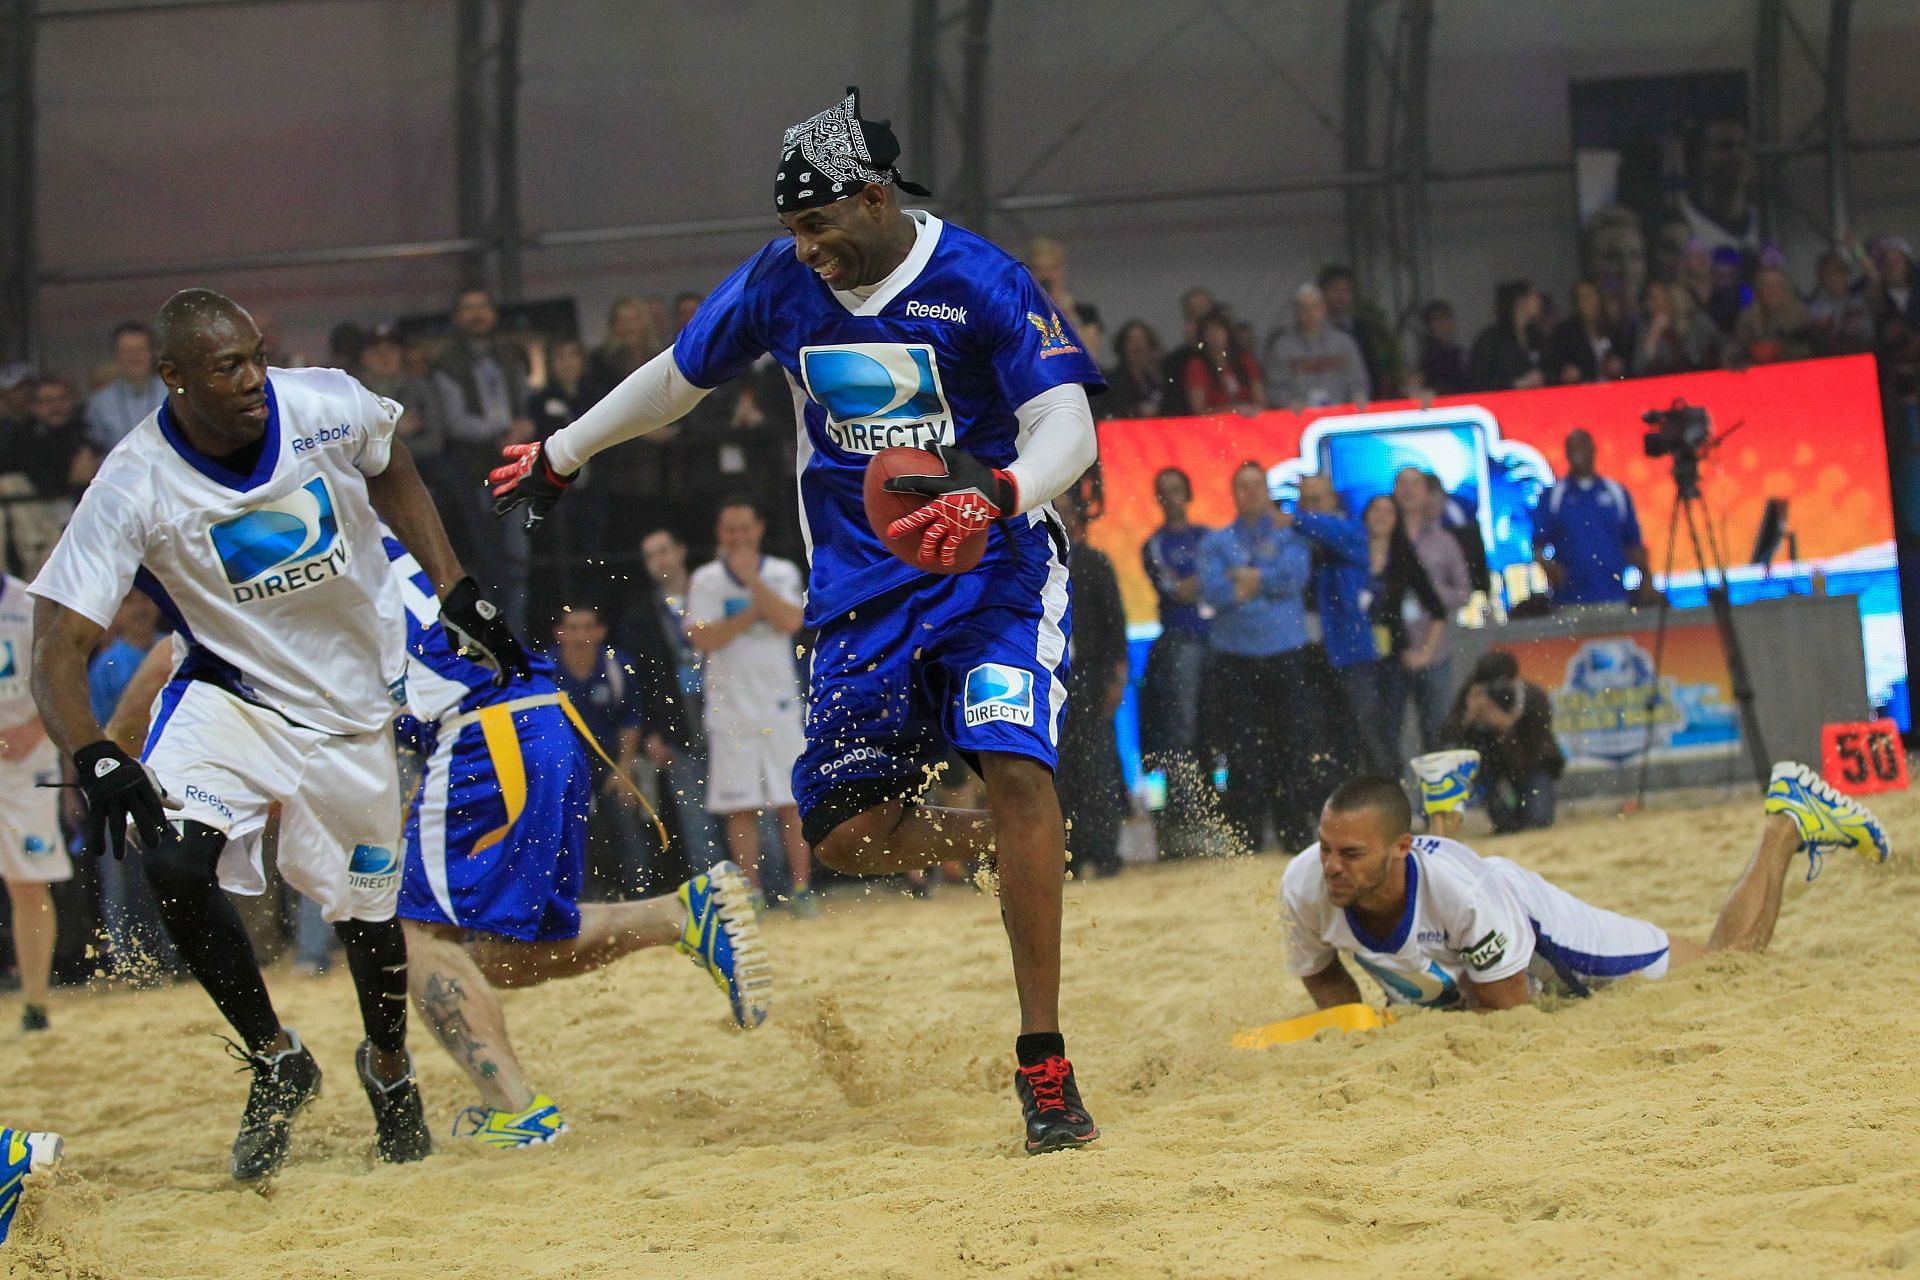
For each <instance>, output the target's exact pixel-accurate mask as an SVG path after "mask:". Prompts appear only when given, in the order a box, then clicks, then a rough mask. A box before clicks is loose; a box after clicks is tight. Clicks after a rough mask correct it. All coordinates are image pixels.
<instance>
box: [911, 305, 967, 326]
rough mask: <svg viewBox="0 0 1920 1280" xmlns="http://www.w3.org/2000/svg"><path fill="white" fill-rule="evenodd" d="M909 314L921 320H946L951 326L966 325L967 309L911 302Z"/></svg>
mask: <svg viewBox="0 0 1920 1280" xmlns="http://www.w3.org/2000/svg"><path fill="white" fill-rule="evenodd" d="M907 314H908V315H910V316H913V317H915V318H916V319H920V320H945V321H947V322H949V323H951V324H965V323H966V322H967V309H966V308H965V307H953V306H948V305H947V304H946V303H944V302H909V303H908V304H907Z"/></svg>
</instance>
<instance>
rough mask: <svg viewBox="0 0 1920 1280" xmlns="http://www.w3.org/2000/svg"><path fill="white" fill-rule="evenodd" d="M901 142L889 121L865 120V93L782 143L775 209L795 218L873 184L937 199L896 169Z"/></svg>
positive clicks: (850, 94)
mask: <svg viewBox="0 0 1920 1280" xmlns="http://www.w3.org/2000/svg"><path fill="white" fill-rule="evenodd" d="M899 158H900V142H899V140H898V139H897V138H895V137H894V136H893V130H892V129H891V128H890V127H889V126H888V122H887V121H885V120H862V119H861V118H860V90H858V89H856V88H854V87H853V86H852V85H848V86H847V96H846V98H845V99H843V100H842V101H840V102H838V103H836V104H835V105H833V106H832V107H829V108H828V109H827V110H825V111H822V112H821V113H820V114H819V115H817V116H815V117H814V118H813V119H811V120H805V121H802V122H801V123H799V124H796V125H793V126H791V127H790V128H788V130H787V131H786V133H785V134H783V135H782V136H781V138H780V172H779V174H778V175H777V176H776V177H775V178H774V180H773V207H774V209H775V210H776V211H777V212H779V213H793V212H795V211H796V210H799V209H811V208H814V207H815V206H817V205H823V204H832V203H833V202H834V201H836V200H844V199H846V198H847V197H848V196H850V195H852V194H853V193H854V192H856V191H858V190H859V189H860V188H861V187H863V186H865V185H866V184H867V183H869V182H878V183H882V184H885V183H892V184H893V185H895V186H897V187H899V188H900V189H901V190H902V191H905V192H907V193H909V194H911V195H916V196H927V195H931V194H933V193H932V192H930V191H928V190H927V189H926V188H925V187H922V186H919V185H918V184H916V183H912V182H908V181H907V180H906V179H905V178H903V177H901V176H900V170H898V169H896V168H894V161H896V160H898V159H899Z"/></svg>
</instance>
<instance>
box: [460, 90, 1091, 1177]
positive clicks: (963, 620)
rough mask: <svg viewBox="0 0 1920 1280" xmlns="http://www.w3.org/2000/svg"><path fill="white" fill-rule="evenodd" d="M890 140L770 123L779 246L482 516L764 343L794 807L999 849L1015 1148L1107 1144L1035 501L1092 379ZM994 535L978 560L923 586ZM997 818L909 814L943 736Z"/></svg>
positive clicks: (895, 831)
mask: <svg viewBox="0 0 1920 1280" xmlns="http://www.w3.org/2000/svg"><path fill="white" fill-rule="evenodd" d="M898 156H899V144H898V143H897V142H896V141H895V140H894V137H893V134H892V132H891V131H890V130H889V129H888V128H887V127H886V125H885V124H884V123H882V122H873V121H867V120H863V119H862V118H861V116H860V112H859V100H858V94H857V93H856V92H854V91H852V90H849V92H848V95H847V97H846V98H845V99H844V100H843V101H841V102H840V103H838V104H837V105H836V106H834V107H833V108H832V109H830V110H828V111H825V112H822V113H821V114H820V115H818V116H815V117H814V118H812V119H811V120H808V121H806V122H804V123H802V124H799V125H796V126H794V127H793V128H790V129H788V130H787V131H786V134H785V136H784V138H783V139H782V144H781V152H780V161H779V164H778V172H777V174H776V176H775V180H774V205H775V210H776V212H777V214H778V216H779V219H780V222H781V224H782V226H783V227H784V228H785V230H786V232H787V234H788V235H789V236H791V237H792V240H791V243H788V242H787V241H786V240H784V239H782V240H775V241H774V242H773V243H771V244H769V245H768V246H767V247H766V248H764V249H762V250H761V251H760V252H759V253H757V254H755V255H754V256H753V258H752V259H751V260H749V261H748V262H747V263H746V264H745V265H744V266H742V267H741V268H740V269H739V270H737V271H735V272H734V273H733V275H731V276H729V277H728V278H727V279H726V280H725V281H724V282H723V283H722V284H721V285H720V286H719V287H718V288H717V289H715V290H714V291H713V293H712V294H710V295H709V296H708V297H707V299H706V300H705V301H704V302H703V303H702V304H701V306H700V309H699V311H698V312H697V313H696V314H695V315H694V317H693V319H692V320H691V321H690V322H689V323H688V324H687V326H686V327H685V328H684V329H683V330H682V331H681V333H680V335H679V337H678V339H677V340H676V341H675V342H674V345H673V347H672V348H670V349H669V350H668V351H666V352H665V353H663V354H662V355H660V356H659V357H657V358H655V359H654V360H653V361H651V362H649V363H648V364H646V365H644V366H642V367H641V368H640V369H638V370H636V371H635V372H634V373H633V374H632V375H631V376H629V377H628V379H627V380H626V381H625V382H624V383H622V384H621V385H620V386H619V387H617V388H616V389H615V390H614V391H613V392H612V393H611V394H610V395H609V396H608V397H607V398H606V399H604V400H603V401H601V403H600V404H598V405H596V406H595V407H594V408H593V409H592V410H590V411H588V412H587V413H586V414H585V415H583V416H582V417H581V418H580V420H579V421H577V422H575V423H573V424H572V425H571V426H568V427H566V428H563V429H562V430H560V431H559V432H556V433H555V434H554V435H553V436H551V437H549V438H548V439H547V440H546V441H545V442H543V443H542V444H540V445H537V446H527V447H516V448H513V449H510V450H509V451H508V457H509V458H510V460H511V461H510V464H509V465H508V466H505V467H502V468H501V469H500V470H499V471H497V472H495V476H494V478H495V484H496V487H495V494H496V497H497V499H498V502H497V504H496V510H498V511H500V512H502V513H503V514H504V513H505V512H507V511H510V510H512V509H513V508H515V507H517V506H520V505H522V504H526V505H527V506H528V508H529V511H528V517H529V519H530V520H538V519H539V518H540V517H542V516H544V515H545V513H546V512H547V511H548V510H550V509H551V508H552V506H553V504H554V503H555V502H557V501H558V500H559V498H560V496H561V495H562V494H563V493H564V492H565V489H566V486H567V484H568V483H569V482H570V480H571V478H572V476H573V474H574V473H575V472H577V471H578V469H579V468H580V466H581V464H583V463H584V462H585V461H586V460H587V459H588V458H589V457H591V456H593V455H594V454H595V453H597V452H599V451H600V450H602V449H604V448H606V447H608V446H609V445H613V444H616V443H618V442H620V441H622V440H627V439H630V438H632V437H634V436H637V435H641V434H643V433H645V432H648V431H652V430H655V429H657V428H660V427H663V426H665V425H667V424H668V423H670V422H672V421H674V420H675V419H677V418H679V417H681V416H682V415H684V414H685V413H686V412H687V411H688V410H689V409H691V408H692V407H693V406H694V405H696V404H698V403H699V401H700V399H701V397H703V396H704V395H706V394H707V392H708V391H709V390H710V389H712V388H714V387H716V386H719V385H720V384H721V383H723V382H725V381H727V380H728V379H729V378H733V377H737V376H738V375H739V374H741V373H743V372H745V371H746V369H747V368H748V367H749V366H750V365H751V364H752V363H753V361H754V360H756V359H758V358H759V357H760V356H762V355H763V354H771V355H772V356H773V358H774V359H775V360H776V361H777V362H778V363H779V364H780V366H781V367H782V368H783V369H784V370H785V371H786V374H787V378H788V382H789V384H790V387H791V389H792V392H793V395H794V399H795V404H796V406H797V408H798V409H799V411H800V416H801V418H802V420H803V422H804V424H805V430H804V433H803V435H802V437H801V441H800V458H801V466H802V470H801V480H800V496H801V511H802V518H803V524H804V526H805V529H806V532H807V536H808V542H809V547H810V551H811V558H812V569H811V578H810V581H809V584H808V592H807V603H806V617H805V621H806V625H808V626H809V627H812V628H814V629H815V630H816V631H817V633H818V640H817V642H816V646H815V650H814V657H813V669H812V678H811V690H810V710H809V713H808V717H807V746H806V750H805V752H804V753H803V754H802V755H801V757H800V760H799V762H798V763H797V764H796V765H795V767H794V788H793V789H794V796H795V799H796V801H797V802H798V805H799V808H800V812H801V815H802V822H803V826H804V828H805V832H806V836H807V839H808V840H809V842H810V843H812V845H813V847H814V850H815V852H816V853H817V854H818V855H819V857H820V859H821V861H823V862H825V863H826V864H828V865H829V866H832V867H835V868H837V869H839V870H843V871H850V872H855V873H859V874H868V875H874V874H888V873H893V872H899V871H905V870H909V869H915V868H920V867H925V866H928V865H930V864H932V863H934V862H940V861H944V860H947V859H952V858H968V857H991V858H993V859H994V861H995V862H996V863H997V866H998V869H999V876H1000V885H1001V912H1002V916H1003V918H1004V920H1005V922H1006V927H1007V935H1008V939H1009V941H1010V943H1011V946H1012V951H1013V967H1014V982H1015V986H1016V987H1017V989H1018V991H1019V997H1020V1020H1021V1034H1020V1036H1019V1038H1018V1040H1017V1041H1016V1042H1015V1054H1016V1058H1017V1060H1018V1070H1017V1072H1016V1074H1015V1079H1014V1085H1015V1090H1016V1092H1017V1093H1018V1094H1019V1097H1020V1100H1021V1104H1022V1107H1023V1110H1024V1111H1025V1115H1026V1146H1027V1150H1028V1151H1029V1152H1039V1151H1050V1150H1055V1149H1058V1148H1063V1147H1072V1146H1077V1145H1080V1144H1083V1143H1086V1142H1089V1141H1091V1140H1093V1139H1094V1138H1095V1137H1097V1136H1098V1135H1099V1130H1098V1128H1097V1127H1096V1126H1095V1125H1094V1123H1093V1121H1092V1119H1091V1118H1090V1117H1089V1116H1088V1114H1087V1112H1086V1109H1085V1108H1084V1107H1083V1106H1082V1105H1081V1102H1080V1096H1079V1090H1078V1088H1077V1087H1076V1085H1075V1082H1074V1077H1073V1068H1072V1066H1071V1064H1070V1063H1069V1061H1068V1059H1067V1056H1066V1048H1065V1041H1064V1040H1063V1038H1062V1037H1061V1034H1060V1021H1059V983H1060V915H1061V884H1062V880H1063V872H1064V866H1065V831H1064V825H1063V823H1062V821H1061V817H1060V803H1059V798H1058V796H1057V795H1056V793H1055V790H1054V785H1053V769H1054V765H1055V763H1056V760H1057V756H1058V734H1059V728H1060V721H1061V713H1062V711H1063V709H1064V704H1065V700H1066V664H1067V637H1068V634H1069V631H1070V629H1071V609H1070V607H1069V603H1068V593H1067V581H1066V579H1067V573H1066V565H1065V559H1066V557H1065V546H1064V543H1065V537H1064V534H1063V533H1062V532H1061V530H1060V527H1059V523H1058V520H1057V518H1056V517H1055V516H1054V515H1053V513H1052V511H1051V509H1050V507H1049V506H1048V503H1049V502H1050V501H1051V500H1052V499H1053V498H1054V497H1056V496H1057V495H1059V494H1060V493H1062V492H1064V491H1065V490H1066V488H1067V487H1068V486H1069V485H1070V484H1072V483H1073V481H1074V480H1076V479H1077V478H1078V477H1079V476H1080V475H1081V473H1082V472H1084V471H1085V470H1086V469H1087V467H1088V466H1089V465H1090V464H1091V463H1092V462H1093V460H1094V455H1095V441H1094V429H1093V414H1092V411H1091V409H1090V407H1089V406H1088V403H1087V391H1088V390H1089V389H1093V390H1100V389H1102V388H1103V386H1104V383H1103V382H1102V381H1101V378H1100V371H1099V369H1098V368H1097V367H1096V366H1095V365H1094V363H1093V361H1092V360H1091V359H1089V358H1088V356H1087V354H1086V353H1085V351H1084V350H1083V349H1082V347H1081V343H1080V341H1079V339H1078V337H1077V335H1076V334H1075V333H1074V332H1073V329H1072V328H1071V327H1070V325H1069V324H1068V323H1067V322H1066V321H1065V320H1064V319H1063V318H1062V317H1061V316H1060V315H1059V314H1058V313H1057V311H1056V310H1055V308H1054V307H1053V304H1052V303H1051V302H1049V301H1048V300H1047V298H1046V295H1045V294H1044V293H1043V292H1042V291H1041V290H1040V288H1039V287H1038V286H1037V285H1036V284H1035V283H1034V281H1033V278H1032V277H1031V276H1029V275H1028V274H1027V272H1026V270H1025V268H1023V267H1021V266H1020V265H1019V263H1017V262H1015V261H1014V260H1013V259H1012V258H1011V257H1009V256H1008V255H1007V254H1006V253H1004V252H1002V251H1001V250H1000V249H998V248H996V247H994V246H993V245H991V244H989V243H988V242H987V241H985V240H983V239H981V238H980V237H978V236H975V235H973V234H971V233H969V232H967V231H964V230H962V229H961V228H959V227H955V226H952V225H950V224H947V223H943V222H942V221H941V220H940V219H938V218H936V217H934V216H933V215H931V214H929V213H926V212H924V211H922V210H917V209H916V210H904V209H902V208H901V207H900V205H899V203H898V200H897V198H896V195H895V190H894V189H895V187H899V188H901V189H903V190H906V191H908V192H910V193H913V194H916V195H924V194H926V193H925V192H924V191H922V190H921V189H920V188H918V187H915V186H913V185H912V184H910V183H906V182H904V181H903V180H902V179H901V177H900V173H899V170H898V169H896V168H895V167H894V162H895V161H896V159H897V158H898ZM892 445H917V446H919V447H921V448H926V449H931V450H937V451H938V452H939V453H940V455H941V458H942V459H943V461H944V464H945V474H944V475H928V476H914V477H899V478H897V479H896V480H895V481H894V482H893V484H894V485H896V486H899V487H903V488H906V490H907V491H909V492H916V493H922V494H925V495H926V496H927V498H928V499H929V500H928V501H927V503H926V504H925V505H924V506H923V507H922V508H921V509H920V510H919V511H916V512H915V513H913V515H911V516H908V517H906V518H905V519H904V520H902V521H898V522H896V524H895V526H894V528H893V530H892V531H891V532H892V533H893V535H894V536H899V535H900V534H903V533H906V532H910V531H914V530H918V531H919V532H920V533H921V534H922V546H921V551H922V556H923V565H922V566H915V565H913V564H908V563H906V562H904V561H902V560H899V559H896V558H895V557H894V556H893V555H891V554H890V553H889V552H888V550H887V548H886V547H885V545H884V544H883V543H882V542H881V540H880V539H879V537H878V536H877V535H876V534H875V533H874V532H873V530H872V529H870V528H869V527H868V525H867V520H866V516H865V512H864V508H863V504H862V498H861V489H862V483H863V480H864V476H865V472H866V467H867V464H868V462H869V461H870V460H871V459H872V456H873V455H874V454H876V453H878V452H879V451H880V450H882V449H885V448H887V447H889V446H892ZM982 529H989V537H988V542H987V550H986V554H985V556H984V557H983V558H982V560H981V562H980V564H979V566H978V567H977V568H976V569H974V570H972V571H969V572H967V573H961V574H943V575H934V574H930V573H928V572H927V571H926V570H927V569H928V568H933V567H937V566H939V565H941V564H943V563H944V564H951V563H952V562H953V558H954V553H955V551H956V550H957V548H958V546H959V544H960V542H961V541H962V540H963V539H964V538H965V537H966V536H967V535H968V534H970V533H974V532H978V531H980V530H982ZM949 743H950V744H952V746H954V747H956V748H958V749H959V750H960V752H961V753H962V755H963V756H964V757H966V758H967V759H968V761H969V762H970V763H971V764H973V765H974V766H975V767H976V768H977V769H978V771H979V772H980V774H981V776H982V778H983V779H984V781H985V783H986V789H987V802H988V811H987V812H979V811H956V810H942V809H936V808H933V807H931V806H928V805H924V804H922V803H921V802H920V796H921V792H922V790H923V789H924V787H925V778H926V772H925V767H926V766H930V765H931V764H932V763H933V762H934V761H936V760H937V759H939V758H940V756H941V754H942V753H943V752H944V751H945V750H946V749H947V746H948V744H949Z"/></svg>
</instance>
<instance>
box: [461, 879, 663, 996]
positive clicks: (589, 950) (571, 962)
mask: <svg viewBox="0 0 1920 1280" xmlns="http://www.w3.org/2000/svg"><path fill="white" fill-rule="evenodd" d="M685 923H686V912H685V909H684V908H683V907H682V906H681V905H680V899H679V898H678V897H677V896H675V895H674V894H671V893H665V894H661V895H660V896H659V897H655V898H645V899H642V900H641V901H639V902H583V903H581V904H580V932H579V934H578V935H577V936H575V937H572V938H564V939H560V940H559V941H555V942H518V941H515V940H514V939H512V938H501V937H495V936H493V935H491V934H481V935H479V936H478V937H476V938H475V939H474V940H473V941H472V942H470V943H468V944H467V950H468V951H469V953H470V954H471V956H472V963H473V964H474V965H475V966H477V967H478V969H479V971H480V972H481V973H482V974H485V975H486V978H487V980H488V981H489V982H491V983H493V985H495V986H497V987H531V986H535V985H537V984H538V983H542V982H547V981H549V980H551V979H554V978H571V977H575V976H577V975H579V974H583V973H591V972H593V971H594V970H595V969H603V968H605V967H606V966H607V965H610V964H612V963H613V962H614V961H615V960H618V959H619V958H620V957H621V956H625V955H631V954H633V953H634V952H635V951H644V950H645V949H646V948H648V947H667V946H672V945H673V944H674V943H676V942H678V941H679V940H680V931H681V928H682V927H683V926H684V925H685Z"/></svg>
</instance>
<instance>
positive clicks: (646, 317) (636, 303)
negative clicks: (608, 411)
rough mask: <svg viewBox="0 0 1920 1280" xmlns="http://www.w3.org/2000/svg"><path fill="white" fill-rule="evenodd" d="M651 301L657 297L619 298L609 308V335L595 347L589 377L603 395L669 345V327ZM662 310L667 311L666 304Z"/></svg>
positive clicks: (588, 370) (662, 306)
mask: <svg viewBox="0 0 1920 1280" xmlns="http://www.w3.org/2000/svg"><path fill="white" fill-rule="evenodd" d="M649 301H657V299H645V298H615V299H614V300H613V306H611V307H609V308H608V309H607V336H606V339H605V340H604V341H602V342H601V344H600V345H599V346H598V347H597V348H595V349H594V353H593V360H592V363H591V364H590V365H589V366H588V369H587V378H588V380H589V381H590V382H591V383H592V384H593V386H594V388H595V389H596V390H597V391H598V392H599V394H601V395H605V394H606V393H607V392H609V391H611V390H613V389H614V388H615V387H617V386H619V385H620V384H621V383H622V382H623V381H625V380H626V376H627V375H628V374H630V373H632V372H633V371H634V370H635V369H638V368H639V367H640V366H641V365H643V364H645V363H646V362H647V361H649V360H651V359H653V358H654V357H655V356H657V355H659V354H660V353H661V352H662V351H665V350H666V349H667V336H666V330H665V329H664V328H663V327H661V325H660V323H659V320H658V318H657V317H656V316H655V315H654V314H653V313H654V310H655V308H650V307H649V306H648V305H647V304H648V302H649ZM659 310H661V311H663V312H664V304H662V305H661V307H660V308H659Z"/></svg>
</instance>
